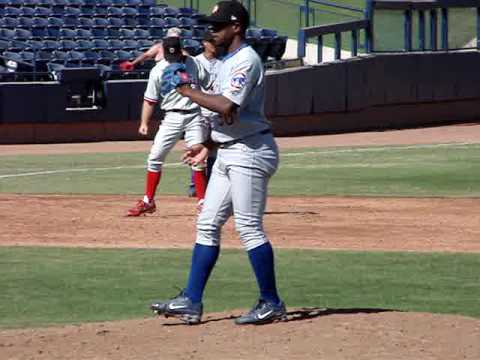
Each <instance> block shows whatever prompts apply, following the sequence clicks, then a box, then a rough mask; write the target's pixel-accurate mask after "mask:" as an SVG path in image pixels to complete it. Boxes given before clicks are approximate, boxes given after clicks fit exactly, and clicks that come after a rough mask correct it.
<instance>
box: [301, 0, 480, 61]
mask: <svg viewBox="0 0 480 360" xmlns="http://www.w3.org/2000/svg"><path fill="white" fill-rule="evenodd" d="M312 2H313V3H322V4H324V5H329V6H336V7H340V8H345V9H349V10H353V11H358V9H356V8H352V7H349V6H343V5H338V4H333V3H329V2H325V1H320V0H305V5H304V7H305V9H306V10H302V11H305V14H306V18H305V19H306V20H305V21H306V22H307V21H308V18H309V16H308V14H309V11H310V10H309V6H310V3H312ZM456 8H475V9H476V34H475V35H476V38H477V41H476V46H474V47H463V48H462V49H469V48H470V49H480V0H438V1H435V0H409V1H402V0H367V1H366V7H365V10H364V11H363V13H364V18H363V19H360V20H352V21H345V22H339V23H334V24H325V25H320V26H311V27H308V26H307V27H304V28H301V29H300V30H299V33H298V49H297V54H298V57H299V58H303V57H305V54H306V45H307V42H308V40H309V39H311V38H315V37H316V39H317V61H318V62H319V63H321V62H322V60H323V54H322V52H323V37H324V36H325V35H331V34H333V35H334V37H335V42H334V47H335V56H334V59H335V60H340V59H341V49H342V37H341V34H342V33H343V32H348V31H349V32H351V39H352V40H351V46H350V50H351V54H352V57H356V56H358V44H359V42H358V33H359V31H360V30H365V51H366V52H367V53H379V52H382V51H380V50H377V49H376V48H375V43H374V36H373V35H374V19H375V13H376V11H377V10H401V11H403V39H404V41H403V43H404V46H403V48H402V49H395V50H389V51H388V52H389V53H391V52H412V51H425V50H429V51H437V50H440V51H447V50H458V48H455V47H454V48H452V47H450V46H449V10H450V9H456ZM426 12H428V13H429V18H430V23H429V26H430V29H429V34H430V38H429V46H428V49H427V35H426V34H427V31H426V17H425V13H426ZM439 13H440V17H439ZM415 15H417V16H418V32H417V37H418V44H419V46H418V49H417V50H414V49H413V46H412V44H413V37H414V34H413V18H414V16H415ZM439 18H440V24H441V25H440V46H438V37H439V36H438V20H439Z"/></svg>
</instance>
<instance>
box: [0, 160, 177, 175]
mask: <svg viewBox="0 0 480 360" xmlns="http://www.w3.org/2000/svg"><path fill="white" fill-rule="evenodd" d="M181 165H184V164H183V163H168V164H163V166H164V167H180V166H181ZM145 168H146V166H145V165H132V166H112V167H101V168H100V167H99V168H79V169H73V168H72V169H58V170H45V171H35V172H26V173H19V174H5V175H0V179H7V178H15V177H22V176H38V175H52V174H64V173H72V172H91V171H110V170H124V169H145Z"/></svg>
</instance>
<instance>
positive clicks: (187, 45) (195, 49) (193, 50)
mask: <svg viewBox="0 0 480 360" xmlns="http://www.w3.org/2000/svg"><path fill="white" fill-rule="evenodd" d="M182 46H183V48H184V49H185V50H186V51H187V52H188V53H189V54H190V55H192V56H196V55H198V54H200V53H201V52H202V51H203V49H202V44H201V43H200V42H199V41H197V40H192V39H183V40H182Z"/></svg>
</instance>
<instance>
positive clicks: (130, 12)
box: [121, 7, 138, 18]
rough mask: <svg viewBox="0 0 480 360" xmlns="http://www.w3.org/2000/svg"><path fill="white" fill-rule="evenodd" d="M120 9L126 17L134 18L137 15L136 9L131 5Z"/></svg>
mask: <svg viewBox="0 0 480 360" xmlns="http://www.w3.org/2000/svg"><path fill="white" fill-rule="evenodd" d="M121 10H122V16H123V17H127V18H136V17H137V16H138V10H137V9H135V8H132V7H124V8H122V9H121Z"/></svg>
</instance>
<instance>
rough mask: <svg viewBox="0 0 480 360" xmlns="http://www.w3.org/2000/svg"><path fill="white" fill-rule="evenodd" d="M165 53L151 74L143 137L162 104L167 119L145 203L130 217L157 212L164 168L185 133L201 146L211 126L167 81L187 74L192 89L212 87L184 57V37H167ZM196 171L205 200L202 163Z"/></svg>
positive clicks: (151, 162) (151, 163)
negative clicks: (168, 157)
mask: <svg viewBox="0 0 480 360" xmlns="http://www.w3.org/2000/svg"><path fill="white" fill-rule="evenodd" d="M163 50H164V56H165V59H164V60H161V61H159V62H158V63H157V65H155V67H154V68H153V69H152V70H151V72H150V77H149V79H148V84H147V89H146V91H145V95H144V102H143V108H142V119H141V123H140V127H139V129H138V132H139V133H140V134H142V135H147V134H148V130H149V123H150V120H151V119H152V117H153V113H154V109H155V106H156V104H157V103H160V107H161V109H162V110H163V111H164V112H165V117H164V119H163V120H162V123H161V125H160V127H159V130H158V132H157V134H156V136H155V140H154V142H153V145H152V147H151V149H150V154H149V156H148V161H147V179H146V186H145V195H144V197H143V200H139V201H138V202H137V204H136V205H135V206H134V207H133V208H131V209H129V210H128V214H127V215H128V216H139V215H142V214H146V213H153V212H155V210H156V205H155V201H154V197H155V192H156V190H157V186H158V184H159V183H160V178H161V175H162V165H163V163H164V161H165V158H166V156H167V155H168V153H169V152H170V150H171V149H172V148H173V146H174V145H175V144H176V143H177V142H178V140H179V139H180V137H181V136H182V135H183V133H184V132H185V142H186V143H187V145H189V146H192V145H195V144H200V143H201V142H202V141H204V140H205V138H206V135H207V127H206V126H205V122H204V121H203V119H202V116H201V109H200V106H199V105H198V104H196V103H194V102H192V101H191V100H190V99H189V98H187V97H184V96H182V95H181V94H179V93H178V92H177V91H175V87H171V86H170V83H169V82H168V81H165V79H169V80H171V79H177V80H179V79H180V77H179V75H184V76H186V77H187V79H185V81H186V82H192V86H194V87H197V86H201V85H203V86H204V87H208V86H209V85H208V82H209V77H208V73H207V72H206V71H204V69H203V67H202V66H201V65H200V64H199V63H198V62H196V61H195V60H194V59H193V58H192V57H189V56H185V55H183V54H182V49H181V43H180V38H178V37H168V38H165V39H164V40H163ZM182 67H183V68H184V69H185V71H186V72H183V73H182V74H179V73H178V70H179V69H180V68H182ZM172 69H173V70H172ZM193 169H194V181H195V187H196V193H197V198H198V199H199V201H202V200H203V198H204V196H205V188H206V184H207V179H206V174H205V165H204V164H201V163H199V164H197V165H195V166H193Z"/></svg>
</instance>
